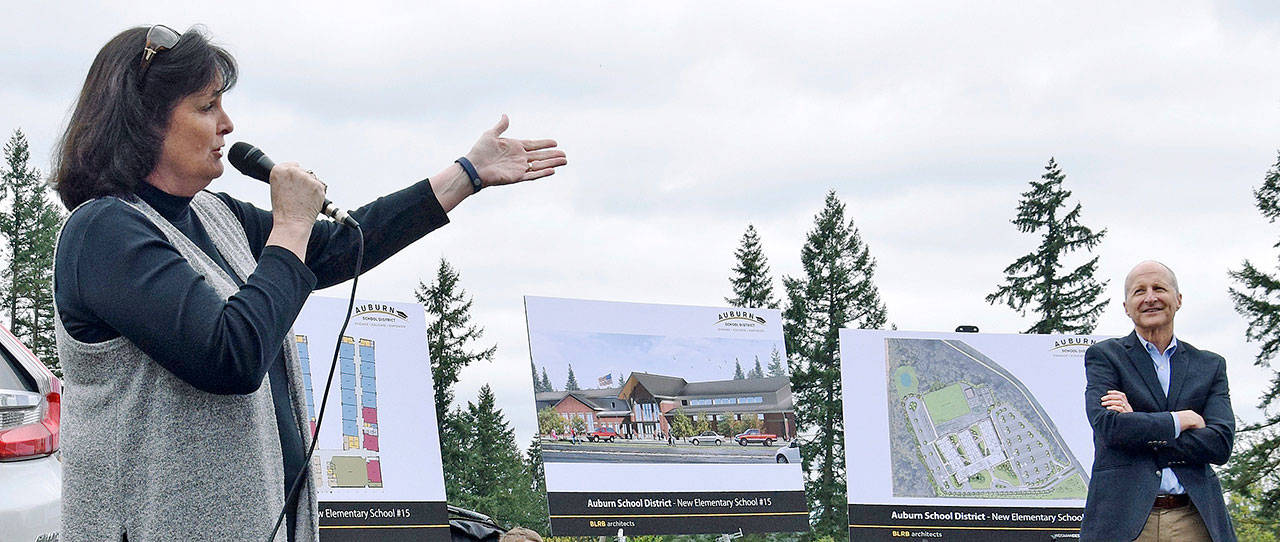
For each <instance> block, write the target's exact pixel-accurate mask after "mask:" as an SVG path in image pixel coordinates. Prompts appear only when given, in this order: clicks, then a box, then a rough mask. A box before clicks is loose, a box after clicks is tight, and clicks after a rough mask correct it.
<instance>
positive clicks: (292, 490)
mask: <svg viewBox="0 0 1280 542" xmlns="http://www.w3.org/2000/svg"><path fill="white" fill-rule="evenodd" d="M354 227H355V229H356V239H358V240H359V242H360V245H359V246H360V250H359V251H357V252H356V270H355V273H353V274H352V277H351V296H350V298H349V299H348V300H347V316H346V318H344V319H343V320H342V329H341V330H339V331H338V340H337V343H336V344H334V346H333V361H332V362H331V363H330V364H329V379H328V380H327V381H325V384H324V398H323V399H321V400H320V413H319V414H317V415H316V429H315V431H313V432H312V433H311V447H310V448H309V449H308V450H307V456H306V458H304V459H303V460H302V470H300V471H298V475H297V476H295V477H294V479H293V483H292V484H290V485H289V492H288V493H287V494H286V495H285V496H284V506H282V507H281V508H280V515H279V516H277V517H276V524H275V527H272V528H271V534H269V535H267V542H272V541H273V540H275V538H276V533H277V532H279V531H280V524H281V523H283V522H284V518H285V512H287V511H288V510H289V501H292V500H293V498H294V496H295V495H297V493H298V489H299V488H300V487H302V486H301V483H302V479H303V478H304V477H306V476H307V474H308V473H309V472H310V471H311V455H312V454H314V453H315V452H316V443H317V442H319V441H320V424H321V423H323V422H324V407H325V406H326V405H328V404H329V388H330V387H332V386H333V375H334V373H337V372H338V353H339V352H340V351H341V348H342V336H343V335H346V333H347V324H350V323H351V309H352V308H353V307H355V305H356V285H357V284H358V283H359V282H360V268H361V267H364V230H363V229H361V228H360V225H359V224H356V225H355V226H354ZM286 359H287V358H286ZM295 528H296V526H295ZM286 538H287V537H286Z"/></svg>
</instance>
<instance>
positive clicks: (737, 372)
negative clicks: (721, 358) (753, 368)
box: [733, 358, 747, 380]
mask: <svg viewBox="0 0 1280 542" xmlns="http://www.w3.org/2000/svg"><path fill="white" fill-rule="evenodd" d="M745 378H747V375H744V374H742V363H741V362H739V361H738V360H737V358H734V360H733V379H734V380H742V379H745Z"/></svg>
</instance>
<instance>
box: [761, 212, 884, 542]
mask: <svg viewBox="0 0 1280 542" xmlns="http://www.w3.org/2000/svg"><path fill="white" fill-rule="evenodd" d="M800 263H801V265H802V266H803V269H804V275H803V276H801V277H787V278H785V279H783V284H784V285H785V286H786V291H787V306H786V309H785V310H784V311H783V320H784V328H783V329H784V334H785V337H786V341H787V351H788V352H790V353H791V356H792V357H791V390H792V395H793V396H794V397H795V401H796V421H797V423H798V424H799V426H800V430H801V431H802V432H805V433H811V434H813V435H814V438H813V445H812V446H803V447H801V456H802V458H803V465H804V470H805V475H806V484H805V493H806V496H807V497H808V500H809V511H810V517H811V518H812V523H813V532H812V533H810V534H809V537H810V538H812V537H823V536H827V537H831V538H832V539H835V540H844V539H847V538H848V536H849V531H848V517H847V516H848V509H847V505H846V502H845V484H844V479H845V475H844V472H845V465H844V414H843V411H842V402H841V388H840V353H839V331H840V328H842V327H857V328H868V329H877V328H884V327H886V326H887V324H888V316H887V311H886V309H885V306H884V303H883V302H881V300H880V293H879V290H878V289H877V288H876V285H875V282H874V275H875V260H874V259H873V258H872V257H871V251H870V249H868V248H867V246H866V245H865V244H864V243H863V241H862V237H861V235H860V234H859V233H858V229H857V228H856V227H855V226H854V223H853V220H852V219H849V220H846V219H845V207H844V204H843V203H841V202H840V200H839V199H838V198H836V194H835V192H834V191H831V192H828V193H827V198H826V204H825V206H824V207H823V209H822V211H820V212H819V213H818V215H817V216H816V217H815V218H814V229H813V230H812V231H810V232H809V234H808V236H807V239H806V242H805V245H804V247H803V248H802V249H801V252H800Z"/></svg>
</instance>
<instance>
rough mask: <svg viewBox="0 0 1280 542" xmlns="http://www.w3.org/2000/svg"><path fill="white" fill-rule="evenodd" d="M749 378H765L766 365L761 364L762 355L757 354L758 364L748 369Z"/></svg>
mask: <svg viewBox="0 0 1280 542" xmlns="http://www.w3.org/2000/svg"><path fill="white" fill-rule="evenodd" d="M747 378H764V367H761V366H760V356H756V366H755V367H752V368H751V370H750V371H747Z"/></svg>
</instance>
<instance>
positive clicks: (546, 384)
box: [542, 367, 556, 391]
mask: <svg viewBox="0 0 1280 542" xmlns="http://www.w3.org/2000/svg"><path fill="white" fill-rule="evenodd" d="M542 391H556V387H555V386H552V385H551V379H550V378H547V368H546V367H543V368H542Z"/></svg>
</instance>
